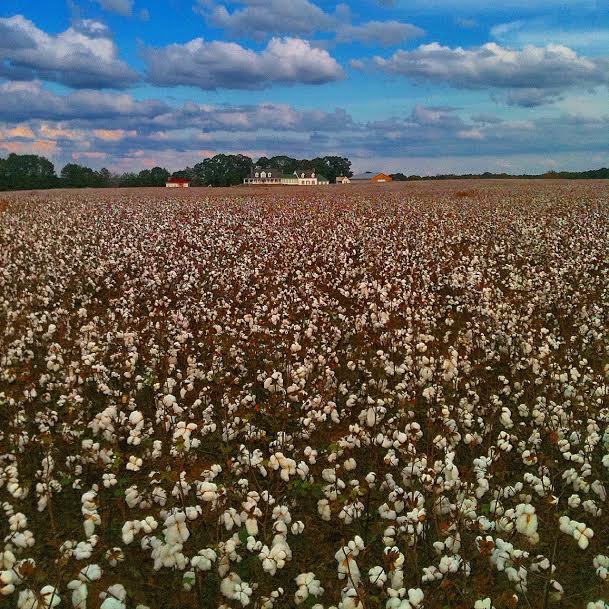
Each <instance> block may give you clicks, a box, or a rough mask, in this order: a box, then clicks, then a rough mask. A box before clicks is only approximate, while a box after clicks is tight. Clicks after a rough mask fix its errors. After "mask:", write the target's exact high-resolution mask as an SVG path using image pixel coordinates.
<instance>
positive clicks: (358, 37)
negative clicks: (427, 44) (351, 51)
mask: <svg viewBox="0 0 609 609" xmlns="http://www.w3.org/2000/svg"><path fill="white" fill-rule="evenodd" d="M424 35H425V31H424V30H422V29H421V28H419V27H417V26H416V25H412V24H410V23H403V22H401V21H393V20H392V21H368V22H367V23H364V24H362V25H344V26H342V27H340V28H339V29H338V32H337V36H336V40H337V41H338V42H352V41H354V40H355V41H358V42H363V43H365V44H376V45H380V46H395V45H397V44H401V43H402V42H405V41H407V40H412V39H413V38H420V37H421V36H424Z"/></svg>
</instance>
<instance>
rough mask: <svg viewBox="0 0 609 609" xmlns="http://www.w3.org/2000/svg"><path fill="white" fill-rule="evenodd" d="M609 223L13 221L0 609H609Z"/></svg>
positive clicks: (311, 201)
mask: <svg viewBox="0 0 609 609" xmlns="http://www.w3.org/2000/svg"><path fill="white" fill-rule="evenodd" d="M608 195H609V188H608V186H607V185H606V184H603V183H601V182H587V183H583V182H562V183H561V182H549V181H543V182H541V181H537V182H517V181H513V182H491V181H488V182H460V183H451V182H437V183H406V184H392V185H388V186H385V187H357V186H351V187H339V186H336V187H327V188H325V189H311V190H309V189H306V188H303V189H299V190H294V189H290V188H285V189H278V190H263V189H261V190H255V189H249V190H248V189H242V188H236V189H232V190H227V189H192V190H191V191H190V192H180V193H174V192H171V193H167V192H166V191H164V190H162V189H159V190H153V189H150V190H147V189H140V190H122V191H121V190H107V191H95V190H85V191H55V192H53V191H49V192H47V193H43V192H39V193H19V194H9V195H5V196H4V197H3V198H4V199H5V203H4V205H3V206H2V210H1V211H0V413H1V421H2V425H1V426H0V507H1V510H0V535H1V540H2V547H0V595H1V596H0V606H1V607H7V608H11V609H12V608H17V609H49V608H53V607H59V608H60V609H67V608H71V607H73V608H74V609H136V608H137V609H147V608H149V609H180V608H186V609H190V608H206V609H207V608H214V609H215V608H218V609H228V608H231V609H238V608H241V607H251V608H257V609H282V608H284V609H287V608H294V607H302V608H304V609H378V608H383V609H424V608H425V609H436V608H438V609H440V608H442V609H443V608H450V609H493V608H494V609H512V608H516V607H523V608H528V609H545V608H549V607H557V608H587V609H608V608H609V502H608V499H607V493H608V491H609V335H608V331H607V328H608V324H609V202H608V201H609V199H608Z"/></svg>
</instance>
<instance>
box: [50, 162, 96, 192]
mask: <svg viewBox="0 0 609 609" xmlns="http://www.w3.org/2000/svg"><path fill="white" fill-rule="evenodd" d="M60 178H61V185H62V186H64V187H65V188H99V187H100V186H102V185H103V177H102V175H101V174H100V173H98V172H97V171H94V170H93V169H91V168H90V167H85V166H83V165H77V164H76V163H68V164H67V165H65V166H64V168H63V169H62V170H61V175H60Z"/></svg>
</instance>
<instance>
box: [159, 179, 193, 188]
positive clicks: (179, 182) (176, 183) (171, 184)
mask: <svg viewBox="0 0 609 609" xmlns="http://www.w3.org/2000/svg"><path fill="white" fill-rule="evenodd" d="M189 186H190V180H188V179H186V178H169V179H168V180H167V182H165V187H166V188H188V187H189Z"/></svg>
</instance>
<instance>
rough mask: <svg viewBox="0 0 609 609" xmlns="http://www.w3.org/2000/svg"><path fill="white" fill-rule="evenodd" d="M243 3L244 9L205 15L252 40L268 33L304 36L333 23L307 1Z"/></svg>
mask: <svg viewBox="0 0 609 609" xmlns="http://www.w3.org/2000/svg"><path fill="white" fill-rule="evenodd" d="M243 4H244V5H245V6H244V8H240V9H237V10H234V11H232V12H230V11H229V10H228V9H227V8H226V7H225V6H222V5H221V6H216V7H215V8H214V9H213V10H212V11H211V13H210V15H209V19H210V21H211V23H212V24H213V25H215V26H216V27H219V28H222V29H226V30H228V31H230V32H232V33H233V34H237V35H246V36H250V37H252V38H264V37H266V36H268V35H269V34H291V35H308V34H313V33H314V32H317V31H320V30H321V31H327V30H330V29H332V27H333V26H334V23H335V21H334V18H333V17H332V16H331V15H329V14H327V13H326V12H324V11H323V10H322V9H321V8H319V7H318V6H317V5H315V4H313V3H312V2H309V0H245V1H244V3H243ZM203 5H204V3H201V6H203Z"/></svg>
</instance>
